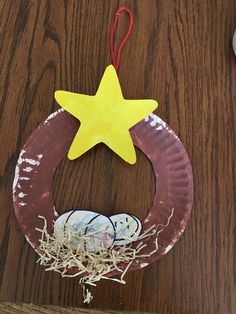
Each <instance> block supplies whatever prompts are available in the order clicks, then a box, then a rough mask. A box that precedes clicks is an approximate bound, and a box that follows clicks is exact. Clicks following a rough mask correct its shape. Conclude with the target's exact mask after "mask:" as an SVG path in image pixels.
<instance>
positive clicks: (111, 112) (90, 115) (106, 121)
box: [55, 65, 157, 164]
mask: <svg viewBox="0 0 236 314" xmlns="http://www.w3.org/2000/svg"><path fill="white" fill-rule="evenodd" d="M55 99H56V101H57V102H58V104H59V105H60V106H61V107H62V108H64V109H65V110H66V111H68V112H69V113H70V114H72V115H73V116H74V117H76V118H77V119H78V120H79V121H80V123H81V124H80V128H79V130H78V132H77V134H76V136H75V138H74V140H73V142H72V145H71V147H70V149H69V153H68V158H69V159H71V160H72V159H75V158H77V157H79V156H81V155H82V154H84V153H85V152H87V151H88V150H89V149H90V148H92V147H93V146H95V145H96V144H98V143H105V144H106V145H107V146H109V147H110V149H112V150H113V151H114V152H115V153H116V154H118V155H119V156H120V157H121V158H123V159H124V160H125V161H127V162H128V163H130V164H134V163H135V162H136V154H135V149H134V145H133V142H132V138H131V136H130V133H129V129H130V128H131V127H132V126H134V125H135V124H137V123H138V122H139V121H141V120H142V119H144V118H145V117H146V116H147V115H148V114H150V113H151V112H152V111H153V110H155V109H156V108H157V102H156V101H155V100H151V99H145V100H127V99H124V98H123V95H122V91H121V87H120V83H119V80H118V76H117V74H116V70H115V68H114V67H113V66H112V65H109V66H108V67H107V68H106V70H105V72H104V74H103V77H102V80H101V82H100V85H99V88H98V91H97V93H96V95H94V96H89V95H83V94H76V93H71V92H67V91H62V90H59V91H56V92H55Z"/></svg>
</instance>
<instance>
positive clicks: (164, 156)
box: [13, 8, 193, 303]
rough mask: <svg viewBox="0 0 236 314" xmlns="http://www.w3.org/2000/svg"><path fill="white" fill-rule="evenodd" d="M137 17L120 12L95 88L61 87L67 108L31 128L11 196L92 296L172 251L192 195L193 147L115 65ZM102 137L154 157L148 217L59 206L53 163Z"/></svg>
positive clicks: (43, 246) (33, 232) (51, 256)
mask: <svg viewBox="0 0 236 314" xmlns="http://www.w3.org/2000/svg"><path fill="white" fill-rule="evenodd" d="M121 12H126V13H127V14H128V15H129V18H130V24H129V29H128V32H127V34H126V36H125V38H124V40H123V42H122V43H121V45H120V47H119V48H118V53H117V58H115V54H114V43H113V39H114V30H115V26H116V24H117V21H118V17H119V15H120V13H121ZM132 25H133V16H132V13H131V12H130V10H129V9H127V8H121V9H119V10H118V11H117V12H116V13H115V20H114V24H113V27H112V31H111V37H110V48H111V56H112V61H113V62H112V63H113V65H109V66H108V67H107V68H106V70H105V72H104V75H103V77H102V79H101V82H100V85H99V88H98V91H97V93H96V94H95V95H94V96H89V95H83V94H77V93H72V92H67V91H57V92H55V98H56V101H57V102H58V103H59V105H60V106H61V107H62V108H61V109H59V110H57V111H55V112H54V113H52V114H51V115H50V116H49V117H48V118H47V119H46V120H45V121H43V122H42V123H41V124H40V125H39V126H38V127H37V128H36V129H35V130H34V131H33V133H32V134H31V136H30V138H29V139H28V141H27V142H26V143H25V145H24V147H23V149H22V151H21V152H20V155H19V158H18V161H17V165H16V169H15V177H14V182H13V204H14V210H15V214H16V217H17V220H18V222H19V225H20V228H21V231H22V232H23V234H24V235H25V238H26V240H27V241H28V242H29V243H30V245H31V246H32V247H33V248H34V249H35V251H36V252H37V253H38V254H39V259H38V262H39V263H40V264H41V265H43V266H45V267H46V270H54V271H56V272H59V273H61V275H62V277H76V276H78V277H79V278H80V279H79V282H80V284H81V286H82V287H83V297H84V302H85V303H89V302H90V301H91V300H92V295H91V292H90V291H89V290H88V288H87V287H88V285H92V286H96V284H97V282H98V281H100V280H101V279H110V280H113V281H116V282H119V283H122V284H124V283H125V281H124V276H125V274H126V273H127V272H128V271H131V270H137V269H140V268H143V267H146V266H148V265H149V264H150V263H152V262H154V261H156V260H158V259H159V258H160V257H161V256H163V255H164V254H166V253H167V252H168V251H169V250H170V249H171V248H172V247H173V246H174V244H175V243H176V241H177V240H178V239H179V238H180V236H181V234H182V233H183V231H184V229H185V227H186V225H187V222H188V220H189V216H190V212H191V207H192V202H193V178H192V167H191V164H190V161H189V158H188V155H187V153H186V150H185V148H184V146H183V144H182V143H181V141H180V140H179V138H178V136H177V135H176V134H175V133H174V131H173V130H172V129H171V128H170V127H169V126H168V125H167V124H166V123H165V122H164V121H163V120H162V119H160V118H159V117H158V116H156V115H155V114H153V113H152V111H153V110H154V109H155V108H156V107H157V102H156V101H154V100H127V99H124V98H123V95H122V91H121V88H120V84H119V80H118V76H117V73H116V71H117V70H118V67H119V63H120V54H121V50H122V48H123V46H124V44H125V42H126V41H127V39H128V37H129V36H130V33H131V29H132ZM101 142H102V143H105V144H106V145H107V146H108V147H109V148H110V149H112V150H113V151H114V152H115V153H116V154H118V155H119V156H120V157H121V158H122V159H123V160H124V161H126V162H128V163H130V164H133V163H135V161H136V154H135V149H134V145H135V146H136V147H137V148H139V149H140V150H141V151H142V152H143V153H144V154H145V156H147V158H149V160H150V162H151V164H152V167H153V171H154V175H155V178H156V182H155V197H154V200H153V205H152V208H151V209H150V212H149V213H148V215H147V217H146V218H145V219H144V221H143V222H141V221H140V220H139V218H138V217H136V216H134V215H131V214H128V213H116V214H111V215H110V216H109V217H107V216H105V215H103V214H102V213H97V212H95V211H91V210H88V209H72V210H69V211H66V212H65V211H64V212H63V213H62V214H61V215H59V214H58V212H57V210H56V208H55V205H54V202H53V190H52V181H53V175H54V172H55V170H56V169H57V167H58V165H59V164H60V162H61V161H62V160H63V158H64V157H65V156H66V154H67V153H68V151H69V153H68V157H69V159H75V158H77V157H79V156H81V155H82V154H84V153H85V152H87V151H88V150H89V149H91V148H92V147H94V146H95V145H97V144H99V143H101ZM115 276H119V277H118V278H117V277H116V278H114V277H115Z"/></svg>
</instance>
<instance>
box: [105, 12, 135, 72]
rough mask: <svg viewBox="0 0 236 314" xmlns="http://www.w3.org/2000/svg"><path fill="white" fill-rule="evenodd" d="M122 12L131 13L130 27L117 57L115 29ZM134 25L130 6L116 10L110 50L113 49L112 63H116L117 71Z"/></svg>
mask: <svg viewBox="0 0 236 314" xmlns="http://www.w3.org/2000/svg"><path fill="white" fill-rule="evenodd" d="M121 12H127V13H128V14H129V28H128V32H127V33H126V35H125V38H124V39H123V41H122V43H121V44H120V46H119V48H118V52H117V58H116V57H115V51H114V31H115V28H116V24H117V22H118V17H119V15H120V13H121ZM132 26H133V15H132V13H131V11H130V10H129V9H128V8H125V7H122V8H120V9H119V10H117V11H116V12H115V19H114V23H113V25H112V29H111V36H110V50H111V58H112V63H113V65H114V67H115V69H116V71H117V70H118V68H119V65H120V55H121V51H122V48H123V47H124V45H125V43H126V42H127V40H128V38H129V36H130V33H131V30H132Z"/></svg>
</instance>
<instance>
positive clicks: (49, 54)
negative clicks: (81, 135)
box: [0, 0, 236, 314]
mask: <svg viewBox="0 0 236 314" xmlns="http://www.w3.org/2000/svg"><path fill="white" fill-rule="evenodd" d="M122 5H125V6H127V7H129V8H130V9H131V10H132V12H133V14H134V28H133V33H132V36H131V37H130V40H129V41H128V43H127V45H126V47H125V48H124V52H123V54H122V58H121V66H120V69H119V77H120V81H121V85H122V87H123V92H124V96H125V97H126V98H153V99H157V100H158V101H159V108H158V110H157V111H156V113H157V114H158V115H159V116H160V117H161V118H163V119H164V120H165V121H166V122H168V124H169V125H170V126H171V127H172V128H173V129H174V130H175V131H176V132H177V134H178V135H179V136H180V138H181V140H182V141H183V143H184V144H185V146H186V149H187V151H188V154H189V157H190V159H191V161H192V166H193V171H194V183H195V202H194V207H193V213H192V216H191V221H190V223H189V225H188V227H187V229H186V231H185V233H184V235H183V237H182V238H181V240H180V241H179V242H178V244H177V245H176V246H175V247H174V248H173V250H171V252H170V253H169V254H167V255H166V256H165V257H163V258H162V259H161V260H160V261H159V262H157V263H155V264H153V265H151V266H149V267H148V268H145V269H143V270H142V271H136V272H131V273H128V275H127V277H126V279H127V284H126V285H125V286H121V285H119V284H116V283H110V282H101V283H100V284H99V286H98V287H96V288H95V289H93V290H92V292H93V294H94V300H93V302H92V303H91V305H89V306H87V308H98V309H100V310H104V309H109V310H129V311H147V312H156V313H161V314H185V313H186V314H192V313H207V314H211V313H212V314H216V313H219V314H225V313H227V314H228V313H230V314H234V313H236V301H235V293H236V287H235V282H236V258H235V246H236V243H235V230H234V226H235V203H236V188H235V182H236V180H235V179H236V173H235V172H236V167H235V157H236V156H235V142H236V126H235V125H236V121H235V119H236V109H235V103H236V57H235V56H234V55H233V51H232V47H231V38H232V34H233V31H234V28H236V1H235V0H214V1H213V0H175V1H172V0H156V1H154V0H136V1H132V0H127V1H125V0H124V1H115V0H113V1H109V0H77V1H75V0H74V1H72V0H68V1H60V0H56V1H46V0H42V1H36V0H35V1H33V0H31V1H26V0H25V1H20V0H10V1H8V0H0V143H1V150H0V300H2V301H3V300H5V301H11V302H25V303H31V302H32V303H36V304H53V305H64V306H79V307H82V306H83V307H84V305H83V303H82V297H81V289H80V287H79V284H78V279H61V278H60V276H59V275H58V274H56V273H52V272H48V273H46V272H45V271H44V269H43V267H40V266H39V265H38V264H36V260H37V255H36V253H35V252H34V251H33V249H32V248H31V247H30V246H29V244H28V243H27V242H26V240H25V238H24V236H23V235H22V234H21V232H20V230H19V227H18V225H17V222H16V219H15V216H14V212H13V206H12V192H11V187H12V181H13V176H14V168H15V164H16V161H17V158H18V155H19V152H20V149H21V147H22V146H23V144H24V142H25V141H26V139H27V138H28V137H29V135H30V134H31V132H32V131H33V129H34V128H35V127H36V126H37V125H38V124H39V123H40V122H41V121H42V120H44V119H45V118H46V117H47V116H48V115H49V114H50V113H51V112H53V111H54V110H56V109H57V108H58V105H57V104H56V102H55V101H54V98H53V93H54V91H55V90H57V89H65V90H70V91H74V92H80V93H86V94H93V93H95V91H96V88H97V85H98V82H99V81H100V78H101V76H102V74H103V71H104V68H105V67H106V66H107V65H108V64H109V63H110V62H111V59H110V53H109V32H110V27H111V23H112V20H113V13H114V11H115V10H116V9H117V8H119V7H120V6H122ZM127 22H128V20H127V17H126V16H125V15H124V16H123V15H122V17H121V18H120V20H119V26H118V28H117V37H116V42H118V43H119V40H120V39H121V38H122V36H123V35H124V32H125V28H126V27H127ZM153 196H154V175H153V173H152V168H151V165H150V163H149V161H148V160H147V158H146V157H145V156H144V155H143V154H142V153H140V152H138V162H137V164H136V165H135V166H129V165H128V164H125V163H123V162H122V161H121V160H120V159H119V157H116V156H115V155H114V154H113V153H112V152H111V151H109V150H108V149H107V148H105V147H104V146H103V145H99V146H97V147H96V148H94V149H92V150H91V151H90V152H88V153H87V154H86V155H84V156H83V157H81V158H79V159H78V160H76V161H74V162H70V161H69V160H67V159H65V160H64V161H63V162H62V164H61V165H60V167H59V168H58V169H57V171H56V175H55V179H54V198H55V203H56V207H57V209H58V211H59V212H63V211H64V210H66V209H70V208H73V207H85V208H91V209H94V210H97V211H101V212H103V213H106V214H108V213H114V212H120V211H129V212H131V213H135V214H136V215H138V216H139V217H140V218H141V219H143V218H144V217H145V216H146V214H147V213H148V211H149V208H150V206H151V203H152V199H153Z"/></svg>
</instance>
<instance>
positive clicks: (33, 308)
mask: <svg viewBox="0 0 236 314" xmlns="http://www.w3.org/2000/svg"><path fill="white" fill-rule="evenodd" d="M0 313H1V314H3V313H4V314H52V313H56V314H72V313H75V314H153V313H150V312H138V313H137V312H133V311H132V312H127V311H125V312H123V311H122V312H120V311H112V310H109V311H104V310H101V311H99V310H90V309H79V308H72V307H64V306H63V307H62V306H55V305H35V304H22V303H20V304H18V303H10V302H0Z"/></svg>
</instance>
